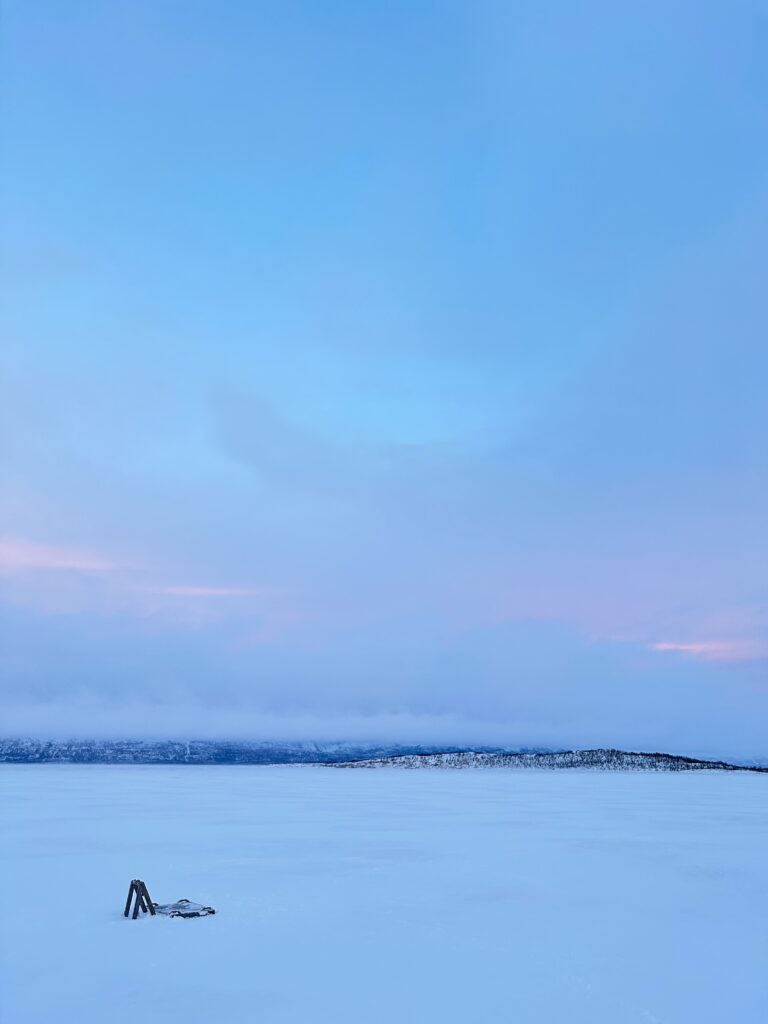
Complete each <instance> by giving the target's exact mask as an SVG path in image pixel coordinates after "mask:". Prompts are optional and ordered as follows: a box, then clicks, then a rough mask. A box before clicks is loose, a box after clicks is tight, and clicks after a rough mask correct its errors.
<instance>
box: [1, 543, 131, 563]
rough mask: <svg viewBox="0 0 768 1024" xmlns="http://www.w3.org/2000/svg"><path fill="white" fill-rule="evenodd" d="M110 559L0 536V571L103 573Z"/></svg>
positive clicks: (70, 549)
mask: <svg viewBox="0 0 768 1024" xmlns="http://www.w3.org/2000/svg"><path fill="white" fill-rule="evenodd" d="M115 568H117V566H116V564H115V563H114V562H109V561H106V560H105V559H102V558H97V557H95V556H94V555H91V554H88V553H87V552H84V551H79V550H74V549H72V548H60V547H54V546H53V545H50V544H38V543H36V542H35V541H30V540H24V539H23V538H20V537H0V572H18V571H25V570H47V571H62V570H65V571H66V570H75V571H79V572H104V571H107V570H110V569H115Z"/></svg>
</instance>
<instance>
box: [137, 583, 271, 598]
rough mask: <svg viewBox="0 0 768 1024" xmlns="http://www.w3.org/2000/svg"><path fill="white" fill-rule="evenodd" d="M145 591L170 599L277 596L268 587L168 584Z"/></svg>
mask: <svg viewBox="0 0 768 1024" xmlns="http://www.w3.org/2000/svg"><path fill="white" fill-rule="evenodd" d="M146 589H147V590H148V592H149V593H152V594H167V595H169V596H170V597H274V596H276V595H277V594H278V591H275V590H271V589H270V588H268V587H226V586H225V587H220V586H208V585H206V584H202V585H199V586H183V585H176V584H170V585H167V586H159V587H148V588H146Z"/></svg>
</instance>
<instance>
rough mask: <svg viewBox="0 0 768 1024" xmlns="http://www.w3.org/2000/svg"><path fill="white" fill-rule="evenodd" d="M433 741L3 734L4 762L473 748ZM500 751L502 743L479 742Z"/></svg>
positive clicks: (338, 758)
mask: <svg viewBox="0 0 768 1024" xmlns="http://www.w3.org/2000/svg"><path fill="white" fill-rule="evenodd" d="M469 749H470V748H468V747H450V748H446V747H445V746H437V745H434V744H430V745H427V744H392V743H390V744H372V743H277V742H269V741H247V740H243V741H237V740H129V739H125V740H38V739H0V762H6V763H9V762H10V763H14V764H41V763H71V764H336V763H338V762H342V761H345V762H346V761H359V760H363V759H365V760H374V759H379V758H388V757H395V756H401V755H407V756H414V755H421V754H434V753H444V752H446V751H450V752H451V753H454V752H459V751H468V750H469ZM479 749H481V750H482V751H483V752H485V753H500V752H502V751H503V750H504V749H505V748H503V747H482V748H479Z"/></svg>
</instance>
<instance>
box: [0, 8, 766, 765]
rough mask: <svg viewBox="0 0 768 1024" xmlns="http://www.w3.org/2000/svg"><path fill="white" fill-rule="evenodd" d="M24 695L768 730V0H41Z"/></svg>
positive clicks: (16, 488) (30, 719)
mask: <svg viewBox="0 0 768 1024" xmlns="http://www.w3.org/2000/svg"><path fill="white" fill-rule="evenodd" d="M4 51H5V54H4V97H5V104H4V106H5V111H4V129H3V131H4V141H5V152H6V155H5V161H4V163H5V167H4V171H3V197H4V224H5V232H4V239H3V268H4V270H3V273H4V277H5V281H6V293H7V301H6V302H5V304H4V305H5V311H4V314H3V320H4V324H3V337H4V342H3V346H2V356H1V358H2V367H1V369H0V372H1V376H2V382H1V385H2V395H1V396H0V402H1V404H2V484H1V486H2V495H1V499H2V500H1V501H0V598H1V600H2V627H1V628H2V635H1V636H0V648H1V649H0V667H1V669H2V681H1V682H0V735H34V736H56V737H61V736H133V737H137V736H147V737H177V736H195V737H200V738H205V737H231V738H246V737H247V738H254V739H286V740H289V739H290V740H295V739H306V740H335V739H340V740H343V739H349V740H376V741H382V740H384V741H392V742H398V741H399V742H403V743H416V742H423V743H454V744H457V743H458V744H465V743H466V744H482V743H488V744H504V745H510V746H517V745H519V746H546V747H578V746H581V747H585V746H614V747H625V748H631V749H646V750H647V749H651V750H672V751H675V752H679V753H695V754H703V755H716V756H729V757H768V741H767V740H766V737H767V736H768V544H767V543H766V523H768V456H767V454H766V453H767V449H768V445H767V443H766V442H767V440H768V401H767V400H766V399H767V398H768V385H767V383H766V382H767V381H768V343H767V342H766V332H767V329H768V302H767V300H766V287H765V276H766V255H765V253H766V227H767V226H768V132H766V114H767V113H768V104H767V103H766V101H767V100H768V8H767V7H766V5H765V4H764V3H762V2H757V0H755V2H750V0H744V2H739V3H736V4H732V5H722V4H716V3H708V2H704V3H692V2H685V0H683V2H680V3H676V4H671V5H670V4H668V3H664V4H662V3H660V2H658V0H651V2H649V3H646V4H642V5H635V4H625V3H615V2H612V3H609V2H607V0H605V2H595V0H588V2H586V3H584V4H580V5H572V4H567V3H563V2H547V3H543V4H542V3H533V2H527V0H524V2H515V3H510V4H501V3H497V2H485V0H480V2H478V3H472V4H461V3H452V2H446V3H434V2H425V3H416V4H406V3H402V2H392V3H387V4H383V3H362V4H359V3H358V4H352V3H349V2H346V0H329V2H324V3H322V4H308V3H304V2H293V0H288V2H281V3H271V2H257V3H246V2H244V0H243V2H238V0H231V2H225V3H221V4H210V3H206V2H202V0H192V2H186V3H183V4H182V3H179V2H174V0H170V2H167V3H159V4H158V3H156V2H149V0H136V2H134V3H131V4H128V5H121V4H115V3H111V2H104V0H89V2H86V0H65V2H61V0H56V2H54V0H39V2H36V3H34V4H23V3H20V2H18V0H9V2H8V3H7V4H6V7H5V12H4Z"/></svg>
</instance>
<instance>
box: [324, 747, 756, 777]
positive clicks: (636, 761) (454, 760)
mask: <svg viewBox="0 0 768 1024" xmlns="http://www.w3.org/2000/svg"><path fill="white" fill-rule="evenodd" d="M335 767H337V768H539V769H541V768H544V769H550V770H558V769H564V768H581V769H586V770H589V771H653V772H680V771H703V770H707V771H713V770H719V771H729V772H737V771H753V772H768V768H762V767H758V766H753V765H740V764H731V763H729V762H728V761H707V760H703V759H700V758H695V757H681V756H679V755H677V754H659V753H653V754H647V753H637V752H635V751H629V750H613V749H608V748H599V749H596V750H561V751H546V752H545V751H535V752H520V751H516V752H501V753H492V752H486V751H458V752H445V753H435V754H398V755H395V756H390V757H377V758H369V759H367V760H354V761H347V762H343V763H341V764H337V765H335Z"/></svg>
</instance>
